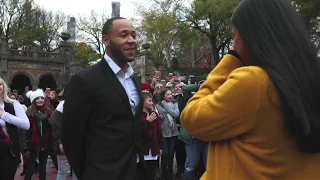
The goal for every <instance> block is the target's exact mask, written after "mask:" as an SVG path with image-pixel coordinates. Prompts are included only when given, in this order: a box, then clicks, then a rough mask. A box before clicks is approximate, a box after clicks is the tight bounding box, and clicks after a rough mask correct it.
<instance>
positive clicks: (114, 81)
mask: <svg viewBox="0 0 320 180" xmlns="http://www.w3.org/2000/svg"><path fill="white" fill-rule="evenodd" d="M99 63H100V67H101V69H102V71H103V72H104V75H105V77H106V78H107V79H108V80H109V81H110V84H111V85H112V86H113V87H114V88H115V89H116V90H117V91H118V92H119V93H120V94H121V96H122V97H123V98H124V99H125V102H126V104H127V105H128V106H129V107H130V104H129V98H128V95H127V93H126V91H125V89H124V88H123V86H122V84H121V83H120V81H119V79H118V78H117V76H116V75H115V74H114V72H113V71H112V69H111V68H110V66H109V64H108V63H107V62H106V60H105V59H104V58H102V59H101V61H100V62H99Z"/></svg>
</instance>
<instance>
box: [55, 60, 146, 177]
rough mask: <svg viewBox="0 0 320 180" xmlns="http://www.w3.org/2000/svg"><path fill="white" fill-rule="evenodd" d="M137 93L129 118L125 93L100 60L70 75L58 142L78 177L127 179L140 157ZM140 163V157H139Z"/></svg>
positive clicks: (133, 174) (104, 62)
mask: <svg viewBox="0 0 320 180" xmlns="http://www.w3.org/2000/svg"><path fill="white" fill-rule="evenodd" d="M132 78H133V81H134V82H135V85H136V87H137V90H138V91H139V93H140V103H139V106H138V108H137V112H136V115H135V116H134V115H133V113H132V110H131V107H130V104H129V100H128V96H127V94H126V92H125V89H124V88H123V86H122V85H121V83H120V82H119V80H118V78H117V77H116V75H115V74H114V73H113V71H112V70H111V68H110V67H109V65H108V63H107V62H106V60H104V59H102V60H101V61H100V62H99V63H98V64H96V65H94V66H92V67H90V68H88V69H85V70H83V71H81V72H80V73H78V74H77V75H75V76H73V77H72V78H71V80H70V82H69V83H68V87H67V89H66V93H67V95H66V99H65V104H64V110H63V111H64V112H63V113H64V120H63V125H62V132H61V141H62V144H63V146H64V150H65V153H66V156H67V158H68V160H69V163H70V165H71V167H72V168H73V169H74V172H75V173H76V175H77V177H78V178H79V179H88V180H93V179H94V180H102V179H108V180H132V179H134V177H135V172H136V166H137V164H136V159H137V153H139V156H141V157H142V162H143V153H142V150H141V148H142V147H141V134H140V121H139V116H140V113H141V111H142V106H143V98H142V93H141V83H140V80H139V78H138V77H137V75H136V74H134V76H133V77H132ZM140 159H141V158H140Z"/></svg>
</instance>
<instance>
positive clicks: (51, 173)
mask: <svg viewBox="0 0 320 180" xmlns="http://www.w3.org/2000/svg"><path fill="white" fill-rule="evenodd" d="M51 163H52V161H51V159H50V158H48V163H47V180H56V177H57V170H56V168H54V167H53V168H52V167H51ZM173 171H174V172H176V171H177V167H176V161H174V162H173ZM21 172H22V163H21V164H20V165H19V167H18V169H17V172H16V176H15V178H14V180H23V178H24V176H20V173H21ZM159 176H160V175H159ZM182 179H183V178H180V179H179V180H182ZM32 180H39V177H38V173H36V174H34V175H33V177H32ZM67 180H72V178H71V176H69V177H68V179H67ZM155 180H161V178H159V177H158V178H155ZM176 180H178V179H176Z"/></svg>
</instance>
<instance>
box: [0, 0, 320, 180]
mask: <svg viewBox="0 0 320 180" xmlns="http://www.w3.org/2000/svg"><path fill="white" fill-rule="evenodd" d="M232 23H233V25H234V27H233V29H232V39H233V45H232V48H231V49H230V51H229V52H228V53H227V54H226V55H225V56H224V57H223V58H222V60H221V62H220V63H219V64H218V65H217V66H216V67H215V68H214V69H213V70H212V72H211V73H210V74H209V75H208V77H207V79H206V80H205V81H203V80H202V81H199V82H198V83H196V80H195V79H196V78H195V77H193V76H191V77H190V78H189V79H188V82H183V81H182V79H181V77H180V76H179V75H178V74H175V73H170V74H169V75H168V82H167V83H163V82H162V81H161V80H160V79H161V78H160V77H161V76H160V73H159V72H158V71H156V72H155V73H154V76H153V78H152V79H151V80H150V81H148V82H144V83H141V81H140V79H139V77H138V75H137V74H136V73H134V71H133V68H132V67H131V66H130V65H129V64H128V62H132V61H134V60H135V53H136V48H137V45H138V44H137V40H136V30H135V29H134V27H133V25H132V23H131V22H130V21H129V20H127V19H125V18H122V17H113V18H110V19H108V20H107V21H106V23H105V24H104V26H103V29H102V42H103V44H104V45H105V47H106V52H105V54H104V56H103V58H102V60H101V61H100V62H99V63H97V64H95V65H93V66H91V67H90V68H87V69H85V70H83V71H81V72H79V73H78V74H76V75H74V76H72V77H71V79H70V81H69V82H68V84H67V85H66V87H65V88H64V90H63V91H62V92H61V93H58V95H57V93H55V92H54V91H50V89H46V90H45V92H43V90H41V89H37V90H35V91H30V90H29V89H28V88H27V87H26V91H25V92H24V93H22V95H21V96H19V95H17V92H16V91H15V90H14V91H13V93H12V94H11V93H10V92H9V91H8V87H7V85H6V82H4V81H3V80H2V79H1V78H0V118H1V119H0V125H1V127H2V128H0V179H4V180H13V179H14V175H15V172H16V169H17V166H18V165H19V163H20V153H22V155H23V157H24V164H25V166H24V169H25V171H24V172H23V173H22V175H23V174H24V173H25V180H30V179H31V176H32V175H33V173H34V172H35V171H36V170H35V169H36V168H37V169H38V171H39V179H41V180H44V179H46V163H47V158H48V156H49V155H50V156H51V158H52V159H53V162H55V167H56V168H57V169H58V175H57V180H64V179H66V177H67V176H69V174H70V172H71V171H72V178H73V179H81V180H92V179H94V180H100V179H110V180H154V179H155V178H156V176H157V174H158V173H157V172H158V171H159V175H160V177H159V178H161V179H164V180H171V179H175V178H180V177H182V178H183V179H185V180H195V179H199V178H200V176H201V180H207V179H208V180H222V179H231V180H248V179H254V180H256V179H259V180H260V179H261V180H275V179H279V180H280V179H281V180H292V179H299V180H313V179H318V177H319V176H320V173H319V171H318V170H319V168H320V143H319V137H320V111H319V107H320V95H319V91H320V85H319V83H318V80H319V79H320V74H319V70H320V61H319V59H318V57H317V52H316V50H315V48H314V47H313V45H312V43H311V42H310V39H309V36H308V32H307V30H306V28H305V26H304V24H303V21H302V20H301V18H300V16H299V15H298V13H297V12H296V10H295V8H294V7H293V6H292V4H291V2H290V1H288V0H268V1H266V0H243V1H241V2H240V4H239V6H238V7H237V8H236V9H235V11H234V14H233V16H232ZM59 96H60V99H59ZM28 102H29V103H28ZM22 104H24V106H25V107H23V106H22ZM37 159H38V160H37ZM55 159H56V160H55ZM174 159H176V162H177V166H178V168H177V172H176V173H175V174H174V171H173V162H174Z"/></svg>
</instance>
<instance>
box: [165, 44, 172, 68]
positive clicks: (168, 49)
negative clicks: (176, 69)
mask: <svg viewBox="0 0 320 180" xmlns="http://www.w3.org/2000/svg"><path fill="white" fill-rule="evenodd" d="M165 51H166V60H167V67H168V68H171V56H170V46H168V47H167V48H166V50H165Z"/></svg>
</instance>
